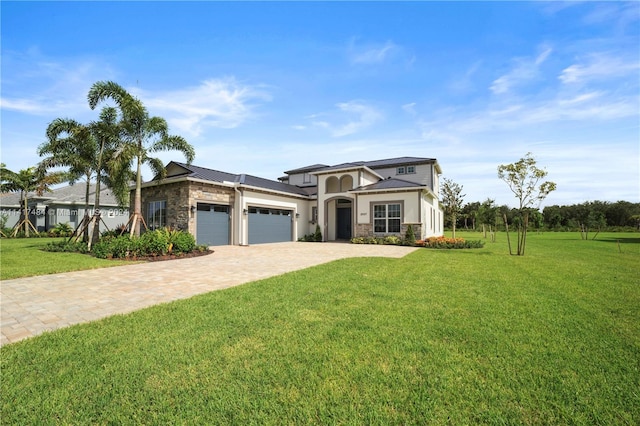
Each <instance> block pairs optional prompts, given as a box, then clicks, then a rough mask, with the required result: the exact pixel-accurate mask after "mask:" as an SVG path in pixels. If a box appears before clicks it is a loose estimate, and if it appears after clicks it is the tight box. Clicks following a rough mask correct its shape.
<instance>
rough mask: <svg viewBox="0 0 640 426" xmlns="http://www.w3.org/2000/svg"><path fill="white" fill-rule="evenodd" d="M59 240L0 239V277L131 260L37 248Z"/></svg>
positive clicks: (68, 269)
mask: <svg viewBox="0 0 640 426" xmlns="http://www.w3.org/2000/svg"><path fill="white" fill-rule="evenodd" d="M61 240H62V238H11V239H7V238H2V239H0V280H8V279H12V278H20V277H28V276H33V275H45V274H55V273H58V272H69V271H80V270H83V269H94V268H104V267H107V266H116V265H124V264H129V263H131V262H126V261H113V260H105V259H96V258H95V257H92V256H89V255H86V254H76V253H51V252H45V251H42V250H40V248H42V247H44V246H45V245H46V244H47V243H50V242H52V241H61Z"/></svg>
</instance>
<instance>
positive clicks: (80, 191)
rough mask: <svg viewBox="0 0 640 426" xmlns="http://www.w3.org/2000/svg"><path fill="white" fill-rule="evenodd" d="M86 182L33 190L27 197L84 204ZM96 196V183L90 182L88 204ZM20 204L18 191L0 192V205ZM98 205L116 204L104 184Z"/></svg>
mask: <svg viewBox="0 0 640 426" xmlns="http://www.w3.org/2000/svg"><path fill="white" fill-rule="evenodd" d="M86 189H87V187H86V184H85V183H84V182H79V183H76V184H74V185H67V186H63V187H61V188H56V189H54V190H52V191H51V192H45V193H43V194H42V195H38V194H36V193H35V192H29V193H28V194H27V198H28V199H30V200H35V199H37V200H42V203H43V204H82V205H84V199H85V192H86ZM95 198H96V184H95V183H92V184H91V186H90V187H89V204H90V205H93V203H94V202H95ZM19 205H20V192H12V193H8V194H2V196H1V197H0V206H2V207H10V206H19ZM100 205H101V206H117V205H118V199H117V198H116V197H115V196H114V195H113V194H112V192H111V189H109V188H108V187H106V186H105V185H104V184H103V185H101V186H100Z"/></svg>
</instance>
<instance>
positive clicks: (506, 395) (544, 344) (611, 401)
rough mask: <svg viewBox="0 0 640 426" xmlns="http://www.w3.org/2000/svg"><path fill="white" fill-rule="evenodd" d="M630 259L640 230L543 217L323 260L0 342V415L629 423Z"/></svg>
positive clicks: (91, 419) (15, 418)
mask: <svg viewBox="0 0 640 426" xmlns="http://www.w3.org/2000/svg"><path fill="white" fill-rule="evenodd" d="M461 235H462V236H464V237H467V238H475V239H477V238H480V236H479V234H474V235H470V234H462V233H461ZM618 240H619V241H620V244H618V242H617V241H618ZM639 260H640V243H639V241H638V234H607V235H602V237H599V239H598V240H596V241H581V240H580V239H579V236H578V234H554V233H546V234H543V235H535V234H530V235H529V240H528V245H527V255H526V256H525V257H515V256H509V255H508V254H507V248H506V240H505V239H504V235H503V234H502V235H499V236H498V242H497V243H495V244H492V243H487V245H486V246H485V248H483V249H475V250H430V249H421V250H418V251H416V252H414V253H412V254H411V255H409V256H406V257H405V258H402V259H374V258H363V259H345V260H341V261H336V262H332V263H330V264H326V265H320V266H317V267H313V268H309V269H306V270H303V271H298V272H294V273H289V274H285V275H282V276H279V277H274V278H271V279H267V280H263V281H258V282H254V283H251V284H247V285H244V286H240V287H235V288H231V289H227V290H224V291H217V292H212V293H208V294H205V295H201V296H197V297H194V298H191V299H188V300H182V301H177V302H174V303H170V304H165V305H159V306H155V307H151V308H148V309H144V310H141V311H138V312H135V313H131V314H128V315H118V316H113V317H110V318H107V319H105V320H101V321H97V322H94V323H90V324H82V325H78V326H73V327H69V328H66V329H62V330H58V331H56V332H52V333H47V334H44V335H41V336H39V337H36V338H33V339H28V340H25V341H22V342H18V343H15V344H11V345H6V346H4V347H2V348H1V349H0V354H1V363H2V364H1V367H2V381H1V383H0V389H1V396H0V402H1V407H0V416H1V418H2V423H3V424H111V423H114V424H225V425H226V424H241V425H245V424H278V425H281V424H381V425H382V424H384V425H387V424H456V425H457V424H578V425H598V424H600V425H611V424H614V425H617V424H620V425H635V424H638V423H639V421H640V391H639V389H640V287H639V285H638V284H639V281H640V279H639V277H638V264H639V262H638V261H639Z"/></svg>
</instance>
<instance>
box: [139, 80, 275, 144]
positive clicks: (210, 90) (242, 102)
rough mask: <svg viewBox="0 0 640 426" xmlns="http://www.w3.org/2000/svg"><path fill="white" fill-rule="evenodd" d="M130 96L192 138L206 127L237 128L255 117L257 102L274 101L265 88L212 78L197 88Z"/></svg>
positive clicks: (141, 93) (140, 93)
mask: <svg viewBox="0 0 640 426" xmlns="http://www.w3.org/2000/svg"><path fill="white" fill-rule="evenodd" d="M131 93H132V94H136V95H137V96H138V97H140V99H141V100H142V101H143V103H144V104H145V106H147V108H148V109H149V110H150V113H151V114H152V115H162V116H163V117H165V118H166V119H167V121H168V122H169V124H170V125H172V127H175V128H177V129H178V130H179V131H181V132H186V133H189V134H190V135H193V136H198V135H200V134H201V133H202V131H203V130H204V129H205V128H207V127H215V128H224V129H231V128H235V127H238V126H239V125H241V124H242V123H244V122H245V121H247V120H249V119H250V118H251V117H253V115H254V109H255V107H256V106H257V105H258V103H260V102H265V101H269V100H271V96H270V95H269V93H268V92H267V91H266V90H264V88H263V87H261V86H252V85H247V84H242V83H240V82H239V81H237V80H236V79H235V78H233V77H229V78H222V79H209V80H206V81H203V82H202V83H201V84H200V85H198V86H193V87H188V88H184V89H178V90H172V91H166V92H157V93H156V92H154V93H153V94H150V93H144V92H141V91H139V90H134V89H132V90H131ZM155 111H159V112H160V114H157V113H156V112H155Z"/></svg>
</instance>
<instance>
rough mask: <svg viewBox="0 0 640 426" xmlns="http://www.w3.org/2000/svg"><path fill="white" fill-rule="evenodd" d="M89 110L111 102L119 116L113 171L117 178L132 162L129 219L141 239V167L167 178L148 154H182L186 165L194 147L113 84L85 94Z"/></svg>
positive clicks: (100, 84)
mask: <svg viewBox="0 0 640 426" xmlns="http://www.w3.org/2000/svg"><path fill="white" fill-rule="evenodd" d="M87 97H88V100H89V106H90V107H91V109H94V108H95V107H96V106H97V105H98V104H99V103H100V102H103V101H105V100H107V99H111V100H113V101H114V102H115V103H116V105H117V106H118V109H119V110H120V113H121V120H120V125H121V126H122V133H121V136H120V146H119V147H118V149H116V151H115V152H114V156H113V162H112V168H113V170H114V172H116V173H118V174H120V173H122V172H123V170H131V167H132V165H133V163H134V162H135V175H136V189H135V197H134V203H133V216H132V218H131V221H132V225H131V233H132V234H134V235H140V222H141V221H142V220H143V219H142V197H141V192H142V191H141V188H142V165H143V164H145V163H146V164H148V165H149V166H150V167H151V169H152V170H153V172H154V173H155V174H156V175H157V176H159V177H160V178H163V177H164V176H165V175H166V170H165V168H164V164H162V161H161V160H160V159H158V158H155V157H152V156H151V154H152V153H154V152H158V151H168V150H177V151H181V152H182V153H183V154H184V156H185V158H186V159H187V163H191V162H192V161H193V158H194V157H195V151H194V149H193V147H192V146H191V145H190V144H189V143H188V142H187V141H186V140H185V139H184V138H182V137H181V136H173V135H169V126H168V125H167V122H166V120H164V119H163V118H160V117H149V113H148V112H147V109H146V108H145V107H144V105H143V104H142V102H141V101H140V100H139V99H137V98H135V97H133V96H132V95H131V94H129V93H128V92H127V91H126V90H125V89H124V88H123V87H121V86H120V85H118V84H117V83H114V82H112V81H98V82H96V83H95V84H94V85H93V86H92V87H91V89H90V90H89V94H88V96H87Z"/></svg>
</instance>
